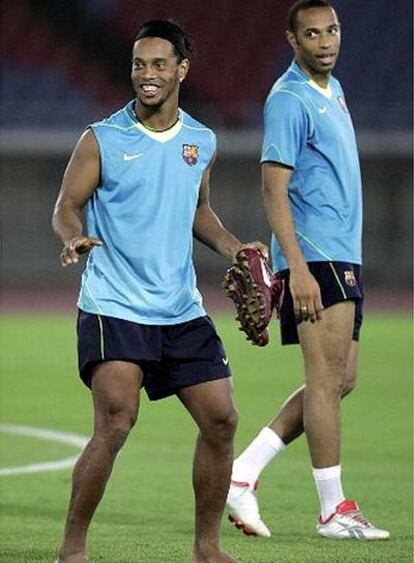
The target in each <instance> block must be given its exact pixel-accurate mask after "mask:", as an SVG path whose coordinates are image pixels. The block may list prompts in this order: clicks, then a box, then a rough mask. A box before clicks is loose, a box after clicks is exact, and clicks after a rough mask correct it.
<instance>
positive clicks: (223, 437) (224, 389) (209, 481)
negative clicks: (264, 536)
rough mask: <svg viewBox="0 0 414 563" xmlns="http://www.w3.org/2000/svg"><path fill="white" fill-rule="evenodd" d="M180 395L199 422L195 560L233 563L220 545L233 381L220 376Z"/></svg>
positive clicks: (230, 455) (233, 420)
mask: <svg viewBox="0 0 414 563" xmlns="http://www.w3.org/2000/svg"><path fill="white" fill-rule="evenodd" d="M179 398H180V400H181V401H182V403H183V404H184V406H185V407H186V408H187V410H188V411H189V412H190V414H191V416H192V417H193V418H194V420H195V422H196V423H197V425H198V427H199V429H200V434H199V436H198V438H197V443H196V448H195V453H194V463H193V486H194V493H195V540H194V551H193V562H194V563H231V562H235V561H236V560H235V559H233V558H232V557H230V556H229V555H226V554H225V553H223V552H222V551H221V549H220V544H219V533H220V524H221V518H222V515H223V510H224V505H225V502H226V497H227V492H228V489H229V485H230V475H231V467H232V463H233V437H234V433H235V430H236V426H237V418H238V416H237V412H236V409H235V406H234V403H233V397H232V387H231V381H230V380H228V379H219V380H216V381H210V382H207V383H202V384H200V385H195V386H193V387H187V388H185V389H182V390H181V391H180V393H179Z"/></svg>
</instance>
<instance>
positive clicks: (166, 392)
mask: <svg viewBox="0 0 414 563" xmlns="http://www.w3.org/2000/svg"><path fill="white" fill-rule="evenodd" d="M229 377H231V374H230V373H229V371H223V370H221V371H220V372H217V373H209V374H206V375H197V380H193V381H188V382H186V381H182V382H180V385H178V386H175V387H171V388H170V389H167V388H164V389H163V390H162V391H161V392H159V391H155V392H153V391H151V390H150V389H148V388H147V387H146V388H145V391H146V393H147V396H148V399H149V400H150V401H159V400H160V399H166V398H167V397H171V396H172V395H176V394H177V393H178V392H179V391H181V389H186V388H187V387H194V386H195V385H199V384H200V383H207V382H208V381H217V380H219V379H228V378H229Z"/></svg>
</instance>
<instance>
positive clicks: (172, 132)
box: [125, 100, 184, 143]
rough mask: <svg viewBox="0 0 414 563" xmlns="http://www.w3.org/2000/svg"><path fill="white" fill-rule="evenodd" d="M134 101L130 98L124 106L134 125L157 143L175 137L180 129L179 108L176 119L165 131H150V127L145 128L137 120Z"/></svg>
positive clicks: (180, 112) (181, 113) (181, 117)
mask: <svg viewBox="0 0 414 563" xmlns="http://www.w3.org/2000/svg"><path fill="white" fill-rule="evenodd" d="M134 102H135V100H131V101H130V102H129V103H128V104H127V106H126V107H125V111H126V113H127V115H128V117H129V118H130V120H131V121H132V123H133V124H134V125H135V127H136V128H137V129H139V130H140V131H141V132H142V133H144V134H145V135H147V136H148V137H150V138H151V139H154V140H155V141H158V142H159V143H166V142H167V141H170V140H171V139H173V138H174V137H176V136H177V135H178V133H179V132H180V131H181V129H182V126H183V117H184V116H183V112H182V111H181V109H180V108H178V121H177V123H175V124H174V125H173V126H172V127H170V128H169V129H167V130H166V131H151V129H147V128H146V127H145V126H144V125H143V124H142V123H140V122H139V121H138V119H137V117H136V115H135V112H134Z"/></svg>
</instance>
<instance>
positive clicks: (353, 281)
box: [277, 262, 364, 344]
mask: <svg viewBox="0 0 414 563" xmlns="http://www.w3.org/2000/svg"><path fill="white" fill-rule="evenodd" d="M308 267H309V270H310V272H311V274H312V275H313V276H314V278H315V279H316V281H317V282H318V284H319V287H320V289H321V297H322V304H323V306H324V308H325V309H327V308H328V307H331V306H332V305H335V304H336V303H340V302H341V301H348V300H352V301H355V320H354V331H353V334H352V340H356V341H358V340H359V331H360V328H361V325H362V305H363V301H364V293H363V289H362V269H361V266H359V265H357V264H348V263H346V262H308ZM277 275H278V276H279V277H280V278H281V279H283V280H285V291H284V295H283V301H282V305H281V308H280V331H281V337H282V344H299V336H298V330H297V325H298V322H301V321H297V320H296V316H295V311H294V309H293V300H292V295H291V293H290V290H289V270H281V271H280V272H279V273H278V274H277Z"/></svg>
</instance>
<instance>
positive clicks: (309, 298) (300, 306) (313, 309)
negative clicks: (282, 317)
mask: <svg viewBox="0 0 414 563" xmlns="http://www.w3.org/2000/svg"><path fill="white" fill-rule="evenodd" d="M289 289H290V293H291V295H292V299H293V307H294V309H295V315H296V318H297V320H298V321H310V322H311V323H314V322H315V321H320V320H321V319H322V311H323V305H322V299H321V290H320V287H319V284H318V282H317V281H316V279H315V278H314V277H313V275H312V274H311V273H310V271H309V269H308V268H307V267H305V268H304V269H303V270H301V271H300V272H296V271H295V270H291V271H290V278H289Z"/></svg>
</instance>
